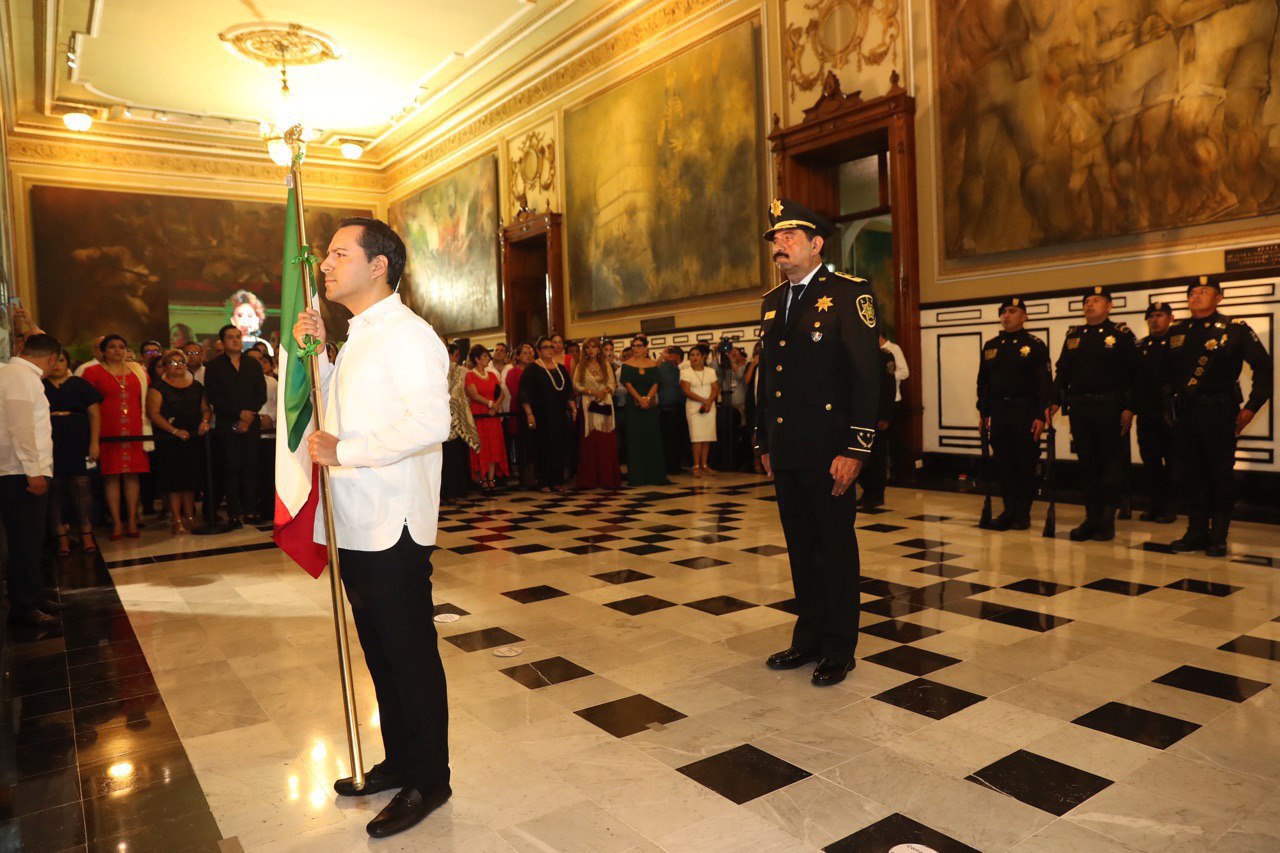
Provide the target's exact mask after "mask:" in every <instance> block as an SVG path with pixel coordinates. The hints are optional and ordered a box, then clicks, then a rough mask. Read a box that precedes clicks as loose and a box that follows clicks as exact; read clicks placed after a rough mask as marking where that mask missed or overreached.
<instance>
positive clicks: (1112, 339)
mask: <svg viewBox="0 0 1280 853" xmlns="http://www.w3.org/2000/svg"><path fill="white" fill-rule="evenodd" d="M1102 342H1103V343H1104V344H1106V346H1107V349H1111V348H1112V347H1113V346H1115V345H1116V336H1115V335H1107V336H1106V337H1105V338H1103V339H1102Z"/></svg>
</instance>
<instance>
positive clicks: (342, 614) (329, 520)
mask: <svg viewBox="0 0 1280 853" xmlns="http://www.w3.org/2000/svg"><path fill="white" fill-rule="evenodd" d="M284 138H285V142H287V143H288V144H289V149H290V151H292V152H293V156H292V157H291V158H290V161H289V162H290V166H289V177H290V179H291V180H292V181H293V191H294V195H295V198H296V199H297V201H296V204H295V205H294V222H293V224H294V228H295V229H296V230H297V234H298V251H299V252H300V253H302V254H303V255H304V256H305V255H306V254H307V253H309V252H310V251H311V246H310V244H309V243H307V226H306V221H305V218H304V214H303V204H302V127H301V126H300V125H295V126H293V127H291V128H289V130H288V131H287V132H286V133H285V135H284ZM300 265H301V267H302V270H301V272H302V287H303V292H304V294H305V297H306V300H307V306H308V307H310V306H311V304H312V302H313V300H314V299H315V292H316V289H315V281H314V278H313V277H314V274H315V273H314V268H313V267H312V265H311V264H310V263H302V264H300ZM307 373H308V375H309V376H310V378H311V402H312V411H314V412H315V414H316V429H318V430H321V429H323V428H324V425H323V419H324V404H323V402H322V400H321V393H320V354H319V353H318V352H316V353H312V354H311V355H309V356H307ZM318 467H319V468H320V509H321V511H322V512H323V513H324V535H325V541H326V542H327V543H328V546H329V547H328V548H326V549H325V550H326V551H328V554H329V593H330V597H331V598H332V599H333V629H334V633H335V634H336V636H337V639H338V669H339V671H340V673H341V675H342V708H343V711H344V712H345V713H346V717H347V750H348V752H349V753H350V755H351V781H352V785H353V787H354V788H355V789H356V790H357V791H359V790H361V789H363V788H364V760H363V758H362V756H361V752H360V729H359V720H358V718H357V716H356V695H355V687H354V685H353V683H352V680H351V645H350V642H349V641H348V639H347V609H346V605H345V604H344V600H343V595H342V569H341V567H340V566H339V564H338V545H337V542H338V539H337V534H336V532H335V530H334V524H333V499H332V496H331V495H332V493H331V492H330V490H329V467H328V466H327V465H320V466H318Z"/></svg>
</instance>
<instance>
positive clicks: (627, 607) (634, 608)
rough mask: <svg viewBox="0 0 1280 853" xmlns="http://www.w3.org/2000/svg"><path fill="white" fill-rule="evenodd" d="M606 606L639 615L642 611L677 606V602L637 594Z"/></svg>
mask: <svg viewBox="0 0 1280 853" xmlns="http://www.w3.org/2000/svg"><path fill="white" fill-rule="evenodd" d="M605 607H612V608H613V609H614V610H617V611H619V612H620V613H625V614H627V615H628V616H639V615H640V614H641V613H652V612H653V611H655V610H665V609H666V608H668V607H675V603H674V602H671V601H667V600H665V599H662V598H657V597H655V596H652V595H637V596H636V597H634V598H624V599H622V600H621V601H611V602H609V603H608V604H606V605H605Z"/></svg>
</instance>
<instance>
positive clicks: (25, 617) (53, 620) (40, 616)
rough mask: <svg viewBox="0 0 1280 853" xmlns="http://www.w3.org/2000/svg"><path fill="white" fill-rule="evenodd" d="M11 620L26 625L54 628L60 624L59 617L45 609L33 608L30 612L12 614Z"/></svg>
mask: <svg viewBox="0 0 1280 853" xmlns="http://www.w3.org/2000/svg"><path fill="white" fill-rule="evenodd" d="M9 622H10V623H12V624H14V625H26V626H28V627H33V628H52V627H53V626H54V625H57V624H58V617H56V616H50V615H49V614H48V613H45V612H44V611H43V610H32V611H30V612H28V613H22V614H13V615H11V616H10V617H9Z"/></svg>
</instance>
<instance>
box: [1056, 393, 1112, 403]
mask: <svg viewBox="0 0 1280 853" xmlns="http://www.w3.org/2000/svg"><path fill="white" fill-rule="evenodd" d="M1067 400H1068V402H1070V403H1071V405H1073V406H1074V405H1075V404H1077V403H1118V402H1120V395H1119V394H1118V393H1115V392H1110V393H1107V394H1068V395H1067Z"/></svg>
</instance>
